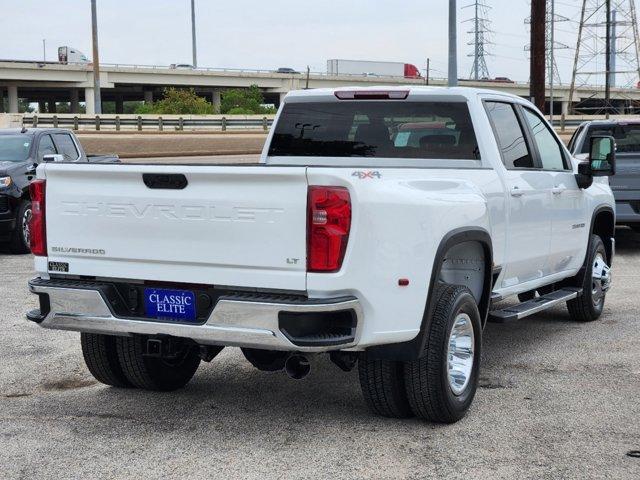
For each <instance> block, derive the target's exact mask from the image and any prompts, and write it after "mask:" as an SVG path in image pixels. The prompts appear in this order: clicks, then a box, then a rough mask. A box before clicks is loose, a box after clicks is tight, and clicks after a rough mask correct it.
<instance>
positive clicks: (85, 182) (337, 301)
mask: <svg viewBox="0 0 640 480" xmlns="http://www.w3.org/2000/svg"><path fill="white" fill-rule="evenodd" d="M614 172H615V145H614V142H613V139H612V138H611V137H607V136H602V137H598V136H595V137H593V138H592V139H591V147H590V153H589V159H588V161H586V162H582V163H578V162H577V161H576V160H575V159H574V158H572V157H571V155H570V154H569V152H568V151H567V149H566V148H565V146H564V145H563V144H562V143H561V141H560V140H559V139H558V137H557V136H556V134H555V132H554V131H553V129H552V128H551V127H550V126H549V124H548V123H547V122H546V120H545V119H544V118H543V116H542V115H541V114H540V113H539V112H538V111H537V110H536V109H535V108H534V107H533V106H532V105H531V104H530V103H529V102H527V101H526V100H523V99H521V98H519V97H516V96H511V95H507V94H502V93H496V92H493V91H490V90H479V89H467V88H451V89H446V88H430V87H419V88H395V87H388V88H387V87H378V88H355V89H354V88H351V89H335V90H334V89H330V90H306V91H300V92H292V93H290V94H288V95H287V96H286V98H285V100H284V104H283V106H282V107H281V108H280V110H279V112H278V114H277V118H276V120H275V124H274V127H273V128H272V130H271V132H270V134H269V136H268V139H267V141H266V144H265V147H264V151H263V153H262V157H261V161H260V164H256V165H222V166H220V165H218V166H206V165H162V166H160V165H150V164H119V165H115V164H114V165H108V164H105V165H100V164H78V163H45V164H43V165H41V166H40V167H39V168H38V170H37V177H38V179H37V180H36V181H35V182H33V183H32V185H31V199H32V205H33V217H32V224H31V244H32V251H33V253H34V255H35V267H36V270H37V272H38V276H37V278H35V279H33V280H32V281H30V283H29V286H30V289H31V291H32V292H33V293H35V294H37V295H38V296H39V302H40V306H39V308H38V309H36V310H33V311H31V312H29V313H28V314H27V317H28V318H29V319H30V320H32V321H34V322H37V323H38V324H39V325H40V326H42V327H45V328H51V329H61V330H74V331H79V332H82V333H81V344H82V350H83V354H84V358H85V360H86V364H87V366H88V368H89V371H90V372H91V373H92V374H93V376H94V377H95V378H96V379H98V380H99V381H100V382H103V383H105V384H108V385H112V386H115V387H137V388H143V389H152V390H173V389H177V388H179V387H182V386H184V385H185V384H186V383H187V382H188V381H189V380H190V379H191V378H192V376H193V375H194V373H195V372H196V369H197V368H198V366H199V364H200V362H201V360H205V361H211V360H212V359H213V358H214V357H215V356H216V355H217V354H218V352H220V351H221V350H222V348H223V347H225V346H236V347H240V348H241V349H242V351H243V353H244V355H245V357H246V358H247V360H249V361H250V362H251V363H252V364H253V365H254V366H255V367H257V368H258V369H261V370H266V371H278V370H283V369H284V370H285V371H286V372H287V373H288V374H289V375H290V376H292V377H293V378H301V377H304V376H305V375H306V374H307V373H308V372H309V368H310V363H312V362H311V361H312V359H313V358H314V356H315V355H316V354H320V353H328V354H329V355H330V358H331V360H332V361H333V362H334V363H335V364H336V365H337V366H338V367H340V368H341V369H343V370H350V369H352V368H354V367H355V366H356V365H357V368H358V369H359V379H360V383H361V386H362V392H363V394H364V398H365V400H366V403H367V404H368V406H369V407H370V408H371V409H372V410H373V411H374V412H376V413H378V414H380V415H384V416H390V417H408V416H411V415H415V416H418V417H422V418H426V419H429V420H432V421H437V422H454V421H457V420H458V419H460V418H461V417H462V416H463V415H464V414H465V412H466V411H467V409H468V408H469V406H470V404H471V402H472V400H473V397H474V395H475V392H476V388H477V384H478V376H479V369H480V357H481V348H482V332H483V328H484V326H485V323H486V322H487V321H488V320H493V321H498V322H506V321H512V320H517V319H520V318H523V317H525V316H527V315H531V314H533V313H536V312H539V311H541V310H544V309H546V308H549V307H551V306H554V305H557V304H559V303H564V302H566V303H567V307H568V311H569V315H570V316H571V318H573V319H574V320H576V321H592V320H596V319H597V318H598V317H599V316H600V315H601V313H602V311H603V307H604V302H605V295H606V293H607V290H608V289H609V287H610V285H611V271H610V267H611V261H612V258H613V256H614V238H613V236H614V225H615V218H614V215H615V214H614V200H613V196H612V193H611V190H610V188H609V185H608V179H607V176H608V175H612V174H613V173H614ZM516 298H517V301H516ZM503 299H505V300H509V299H511V301H506V302H501V300H503Z"/></svg>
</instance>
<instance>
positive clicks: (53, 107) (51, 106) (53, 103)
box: [47, 100, 58, 113]
mask: <svg viewBox="0 0 640 480" xmlns="http://www.w3.org/2000/svg"><path fill="white" fill-rule="evenodd" d="M48 107H49V108H47V110H48V112H49V113H56V112H57V109H58V107H57V106H56V101H55V100H49V102H48Z"/></svg>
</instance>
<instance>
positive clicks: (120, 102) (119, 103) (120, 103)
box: [116, 95, 124, 114]
mask: <svg viewBox="0 0 640 480" xmlns="http://www.w3.org/2000/svg"><path fill="white" fill-rule="evenodd" d="M116 113H120V114H122V113H124V99H123V98H122V95H118V96H116Z"/></svg>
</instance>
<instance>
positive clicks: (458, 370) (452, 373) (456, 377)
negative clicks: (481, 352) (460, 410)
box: [447, 312, 475, 395]
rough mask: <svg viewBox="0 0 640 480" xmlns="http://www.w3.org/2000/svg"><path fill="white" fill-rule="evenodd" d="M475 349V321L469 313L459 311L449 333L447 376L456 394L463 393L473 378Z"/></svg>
mask: <svg viewBox="0 0 640 480" xmlns="http://www.w3.org/2000/svg"><path fill="white" fill-rule="evenodd" d="M474 351H475V337H474V333H473V323H472V322H471V318H470V317H469V315H467V314H466V313H463V312H459V313H458V315H457V316H456V319H455V321H454V322H453V327H452V328H451V332H450V333H449V346H448V351H447V378H448V379H449V387H450V388H451V391H452V392H453V394H454V395H461V394H462V392H464V389H465V388H467V385H468V384H469V380H471V372H472V371H473V360H474V358H473V357H474Z"/></svg>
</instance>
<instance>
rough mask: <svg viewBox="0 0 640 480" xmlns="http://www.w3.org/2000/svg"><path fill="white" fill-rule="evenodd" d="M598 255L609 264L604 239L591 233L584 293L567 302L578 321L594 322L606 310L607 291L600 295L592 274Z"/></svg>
mask: <svg viewBox="0 0 640 480" xmlns="http://www.w3.org/2000/svg"><path fill="white" fill-rule="evenodd" d="M598 255H600V256H601V257H602V258H603V259H604V262H605V263H606V264H607V265H608V260H607V251H606V249H605V248H604V243H603V242H602V239H601V238H600V237H599V236H598V235H591V241H590V242H589V250H588V255H587V263H586V269H587V271H586V273H585V275H584V280H583V282H582V293H581V294H580V295H579V296H578V297H576V298H574V299H572V300H569V301H568V302H567V309H568V310H569V315H570V316H571V318H572V319H573V320H576V321H578V322H593V321H594V320H597V319H598V318H600V315H602V311H603V310H604V302H605V297H606V292H602V294H601V295H600V290H601V288H600V290H598V289H597V288H596V287H595V285H594V278H593V275H592V272H593V264H594V261H595V259H596V257H597V256H598ZM596 283H597V281H596Z"/></svg>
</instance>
